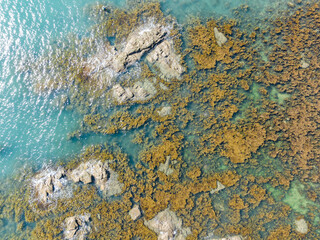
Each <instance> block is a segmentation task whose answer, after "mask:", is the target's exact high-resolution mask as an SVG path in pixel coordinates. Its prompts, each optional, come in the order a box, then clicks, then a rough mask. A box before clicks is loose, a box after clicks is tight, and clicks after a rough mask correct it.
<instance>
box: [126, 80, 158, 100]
mask: <svg viewBox="0 0 320 240" xmlns="http://www.w3.org/2000/svg"><path fill="white" fill-rule="evenodd" d="M131 90H132V92H133V94H134V100H136V101H144V100H147V99H149V98H152V97H153V96H154V95H155V94H156V93H157V89H156V88H155V86H154V84H153V82H151V81H149V80H144V81H138V82H136V83H135V84H134V85H133V87H132V88H131Z"/></svg>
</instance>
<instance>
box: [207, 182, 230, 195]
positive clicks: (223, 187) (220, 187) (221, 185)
mask: <svg viewBox="0 0 320 240" xmlns="http://www.w3.org/2000/svg"><path fill="white" fill-rule="evenodd" d="M225 188H226V187H225V186H224V185H223V184H222V183H221V182H219V181H217V187H216V188H215V189H212V190H211V191H210V193H211V194H214V193H217V192H219V191H221V190H223V189H225Z"/></svg>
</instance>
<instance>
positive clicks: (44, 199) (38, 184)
mask: <svg viewBox="0 0 320 240" xmlns="http://www.w3.org/2000/svg"><path fill="white" fill-rule="evenodd" d="M31 181H32V186H33V192H34V194H33V195H34V196H33V197H34V199H37V200H39V201H40V202H41V203H43V204H46V203H49V202H50V201H51V199H52V198H55V197H58V195H59V194H60V193H61V192H62V190H63V188H64V186H65V185H66V182H67V180H66V178H65V171H64V169H63V168H58V169H56V170H54V169H45V170H44V171H41V172H40V173H38V174H37V175H36V176H35V177H34V178H32V180H31Z"/></svg>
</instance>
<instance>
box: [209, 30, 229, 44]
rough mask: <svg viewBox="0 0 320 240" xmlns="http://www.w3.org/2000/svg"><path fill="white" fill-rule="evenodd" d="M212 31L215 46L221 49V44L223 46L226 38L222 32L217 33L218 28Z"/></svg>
mask: <svg viewBox="0 0 320 240" xmlns="http://www.w3.org/2000/svg"><path fill="white" fill-rule="evenodd" d="M213 31H214V37H215V38H216V41H217V44H218V45H219V47H221V46H222V44H225V43H226V42H227V41H228V39H227V38H226V36H225V35H223V33H222V32H219V30H218V28H216V27H215V28H214V29H213Z"/></svg>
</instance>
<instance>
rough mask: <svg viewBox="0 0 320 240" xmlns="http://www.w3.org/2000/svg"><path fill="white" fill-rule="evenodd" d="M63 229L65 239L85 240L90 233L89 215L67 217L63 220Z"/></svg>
mask: <svg viewBox="0 0 320 240" xmlns="http://www.w3.org/2000/svg"><path fill="white" fill-rule="evenodd" d="M63 227H64V231H63V235H64V238H65V239H86V235H88V234H89V232H90V231H91V227H90V215H78V216H72V217H68V218H66V219H65V220H64V223H63Z"/></svg>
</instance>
